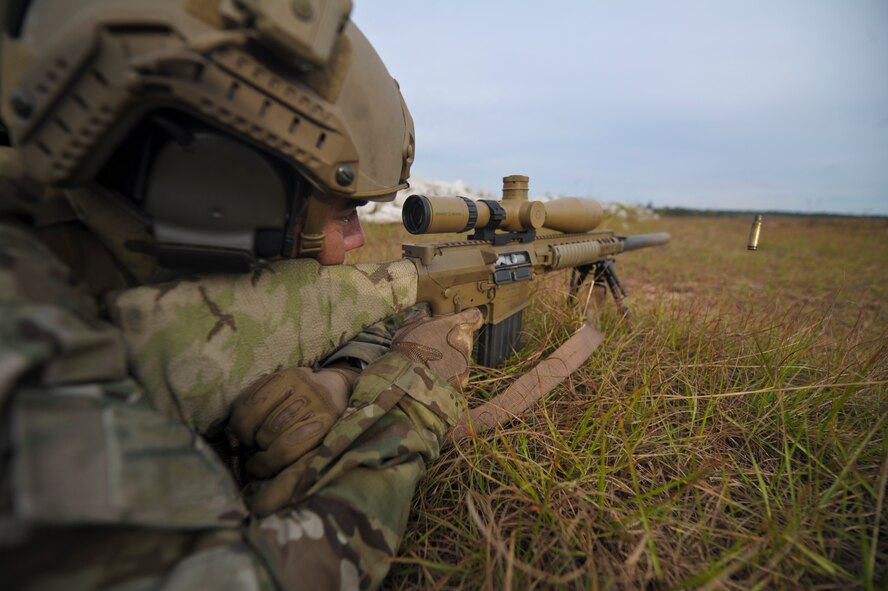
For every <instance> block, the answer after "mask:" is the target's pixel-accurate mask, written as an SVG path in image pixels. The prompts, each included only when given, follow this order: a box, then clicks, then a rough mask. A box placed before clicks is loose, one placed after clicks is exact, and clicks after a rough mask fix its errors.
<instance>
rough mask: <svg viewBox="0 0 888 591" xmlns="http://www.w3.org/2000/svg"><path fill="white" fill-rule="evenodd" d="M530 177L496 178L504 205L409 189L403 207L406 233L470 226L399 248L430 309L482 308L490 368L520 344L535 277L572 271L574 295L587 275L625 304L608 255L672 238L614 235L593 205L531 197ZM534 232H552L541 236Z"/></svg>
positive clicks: (481, 356) (484, 353) (482, 359)
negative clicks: (446, 238) (454, 236)
mask: <svg viewBox="0 0 888 591" xmlns="http://www.w3.org/2000/svg"><path fill="white" fill-rule="evenodd" d="M528 183H529V179H528V177H526V176H520V175H513V176H507V177H505V178H503V198H502V201H495V200H486V199H481V200H478V201H474V200H472V199H468V198H466V197H426V196H424V195H411V196H410V197H409V198H408V199H407V200H406V202H405V203H404V207H403V222H404V226H405V227H406V228H407V231H409V232H410V233H411V234H428V233H440V232H456V233H463V232H468V231H470V230H474V234H472V235H471V236H469V237H468V239H467V240H464V241H453V242H431V243H416V244H404V245H403V252H404V258H406V259H409V260H410V261H412V262H413V263H414V265H415V266H416V270H417V275H418V277H419V281H418V287H417V297H416V300H417V301H418V302H426V303H428V304H429V306H430V308H431V311H432V314H434V315H440V314H450V313H454V312H459V311H461V310H465V309H467V308H470V307H473V306H474V307H477V308H479V309H480V310H481V312H482V314H483V315H484V323H485V325H484V327H483V328H482V329H481V331H480V333H479V335H478V338H477V341H476V342H477V346H476V350H475V360H476V361H477V362H478V363H479V364H481V365H485V366H488V367H494V366H496V365H499V364H500V363H501V362H502V360H503V359H505V358H506V357H508V356H509V355H510V354H511V353H512V352H513V351H514V350H515V349H517V348H518V347H519V346H520V343H519V335H520V330H521V320H522V315H523V311H524V308H526V307H527V306H528V304H529V303H530V302H529V299H528V294H529V293H530V289H529V288H530V285H531V284H532V283H533V282H534V281H535V280H536V279H537V278H538V277H540V276H542V275H543V274H545V273H549V272H552V271H558V270H562V269H572V270H573V276H572V278H571V290H572V291H575V290H576V289H578V288H579V286H580V285H581V284H582V283H583V281H584V280H585V279H586V278H587V277H588V276H589V275H592V278H593V281H594V282H595V283H596V284H603V285H607V287H608V288H609V289H610V292H611V294H612V295H613V297H614V299H615V300H616V302H617V304H618V305H619V306H621V307H622V305H623V298H624V297H625V296H626V295H627V293H626V289H625V288H624V287H623V285H622V284H621V283H620V280H619V278H618V277H617V274H616V271H615V266H614V263H615V259H614V257H615V256H616V255H618V254H620V253H622V252H628V251H631V250H637V249H640V248H647V247H651V246H659V245H662V244H665V243H666V242H668V241H669V234H667V233H665V232H664V233H655V234H640V235H636V236H618V235H616V234H615V233H614V232H612V231H610V230H599V229H597V228H598V226H599V225H600V224H601V222H602V219H603V218H604V214H603V209H602V207H601V204H600V203H598V202H597V201H594V200H591V199H577V198H566V199H557V200H553V201H548V202H542V201H531V200H529V199H528ZM541 229H546V230H550V231H554V232H556V233H547V234H538V231H539V230H541Z"/></svg>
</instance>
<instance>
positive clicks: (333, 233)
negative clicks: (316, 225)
mask: <svg viewBox="0 0 888 591" xmlns="http://www.w3.org/2000/svg"><path fill="white" fill-rule="evenodd" d="M364 241H365V236H364V229H363V228H362V227H361V220H359V219H358V210H357V207H355V202H354V201H349V200H348V199H341V198H337V199H335V200H334V201H333V203H332V204H331V205H330V207H329V208H328V209H327V222H326V223H325V224H324V242H323V244H322V245H321V250H320V252H319V253H318V254H317V257H316V258H317V260H318V262H319V263H321V264H322V265H341V264H342V263H344V262H345V253H347V252H348V251H350V250H354V249H356V248H360V247H362V246H364Z"/></svg>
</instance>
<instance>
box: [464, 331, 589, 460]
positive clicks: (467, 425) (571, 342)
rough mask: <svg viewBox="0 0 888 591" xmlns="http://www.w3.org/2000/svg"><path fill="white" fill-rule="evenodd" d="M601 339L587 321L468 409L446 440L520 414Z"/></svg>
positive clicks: (465, 435) (558, 380)
mask: <svg viewBox="0 0 888 591" xmlns="http://www.w3.org/2000/svg"><path fill="white" fill-rule="evenodd" d="M602 340H604V335H603V334H602V333H601V332H600V331H599V330H598V329H597V328H595V326H592V325H591V324H590V323H588V322H587V323H586V324H585V325H583V328H581V329H580V330H579V331H578V332H577V333H576V334H575V335H573V336H572V337H570V338H569V339H568V340H567V341H565V342H564V344H562V345H561V346H560V347H558V349H556V350H555V352H553V353H552V354H551V355H549V357H547V358H546V359H544V360H543V361H541V362H539V363H538V364H537V366H536V367H534V368H533V369H532V370H530V371H529V372H527V373H525V374H524V375H523V376H521V377H520V378H518V379H517V380H515V382H514V383H513V384H512V385H511V386H509V387H508V388H506V390H505V392H502V393H501V394H498V395H497V396H494V397H493V398H492V399H490V400H488V401H487V402H485V403H484V404H482V405H480V406H477V407H475V408H473V409H471V410H469V412H468V413H467V415H466V416H464V417H463V418H461V419H460V420H459V422H457V423H456V425H454V427H453V429H451V430H450V433H449V439H450V442H453V441H458V440H460V439H463V438H466V437H469V436H472V435H477V434H479V433H482V432H484V431H487V430H488V429H492V428H493V427H496V426H497V425H500V424H502V423H505V422H506V421H508V420H510V419H514V418H517V417H520V416H521V415H522V414H523V413H524V412H525V411H526V410H527V409H528V408H530V407H531V406H533V405H534V404H536V403H537V402H539V401H540V400H541V399H542V398H543V396H545V395H546V394H548V393H549V392H551V391H552V390H554V389H555V387H556V386H558V384H560V383H561V382H563V381H564V380H565V379H566V378H567V377H568V376H569V375H570V374H572V373H573V372H574V371H576V370H577V369H578V368H579V367H580V366H581V365H582V364H583V363H585V362H586V360H587V359H589V357H591V355H592V353H593V352H594V351H595V349H597V348H598V345H600V344H601V342H602Z"/></svg>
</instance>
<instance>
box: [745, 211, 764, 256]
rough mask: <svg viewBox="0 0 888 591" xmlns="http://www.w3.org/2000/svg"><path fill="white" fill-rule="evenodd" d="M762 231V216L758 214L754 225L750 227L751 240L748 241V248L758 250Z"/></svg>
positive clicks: (753, 221) (753, 222)
mask: <svg viewBox="0 0 888 591" xmlns="http://www.w3.org/2000/svg"><path fill="white" fill-rule="evenodd" d="M761 231H762V216H760V215H757V216H755V218H754V219H753V220H752V227H751V228H750V229H749V241H748V242H747V243H746V249H747V250H758V243H759V235H760V234H761Z"/></svg>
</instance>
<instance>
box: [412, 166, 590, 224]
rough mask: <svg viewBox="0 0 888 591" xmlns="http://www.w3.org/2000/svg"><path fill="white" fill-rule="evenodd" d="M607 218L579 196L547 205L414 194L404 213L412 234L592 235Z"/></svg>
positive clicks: (535, 202) (517, 200)
mask: <svg viewBox="0 0 888 591" xmlns="http://www.w3.org/2000/svg"><path fill="white" fill-rule="evenodd" d="M507 178H508V177H507ZM603 217H604V212H603V211H602V209H601V204H600V203H598V202H597V201H595V200H593V199H579V198H576V197H568V198H566V199H556V200H554V201H548V202H545V203H544V202H542V201H528V200H526V199H516V198H509V196H508V195H507V196H505V197H504V198H503V200H502V201H495V200H493V199H479V200H478V201H473V200H471V199H469V198H467V197H426V196H425V195H411V196H410V197H408V198H407V201H405V202H404V208H403V211H402V218H403V221H404V227H406V228H407V231H408V232H410V233H411V234H434V233H439V232H456V233H462V232H468V231H469V230H473V229H478V230H481V229H490V230H507V231H509V232H523V231H525V230H532V229H538V228H548V229H550V230H555V231H557V232H588V231H590V230H594V229H595V228H597V227H598V225H599V224H601V220H602V218H603Z"/></svg>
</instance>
